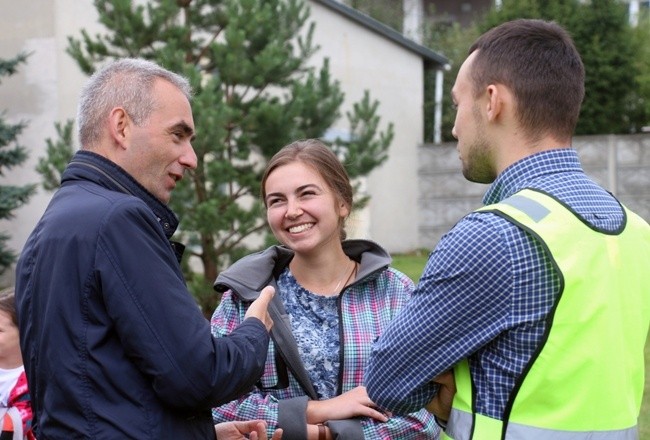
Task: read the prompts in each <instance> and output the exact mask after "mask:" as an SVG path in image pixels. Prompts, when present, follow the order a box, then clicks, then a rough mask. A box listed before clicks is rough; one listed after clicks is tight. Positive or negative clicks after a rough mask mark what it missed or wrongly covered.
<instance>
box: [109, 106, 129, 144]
mask: <svg viewBox="0 0 650 440" xmlns="http://www.w3.org/2000/svg"><path fill="white" fill-rule="evenodd" d="M131 123H132V121H131V118H129V115H128V113H126V111H125V110H124V109H123V108H122V107H115V108H113V110H111V112H110V113H109V115H108V125H109V127H108V129H109V133H110V136H111V139H112V140H113V142H114V143H115V144H116V145H119V146H120V147H122V148H126V141H127V138H128V135H129V129H130V124H131Z"/></svg>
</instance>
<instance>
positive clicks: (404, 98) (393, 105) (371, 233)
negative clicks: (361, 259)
mask: <svg viewBox="0 0 650 440" xmlns="http://www.w3.org/2000/svg"><path fill="white" fill-rule="evenodd" d="M311 11H312V13H311V17H312V19H314V20H315V21H316V23H317V25H316V30H315V35H314V39H315V41H317V42H318V44H319V45H320V46H321V49H320V50H319V51H318V52H317V53H316V55H315V56H314V57H313V61H314V63H315V64H316V65H318V66H320V65H321V63H322V62H321V60H322V58H324V57H328V58H329V59H330V69H331V72H332V77H333V78H337V79H339V80H340V81H341V87H342V89H343V92H344V93H345V102H344V104H343V108H342V115H345V112H346V111H348V110H350V109H351V107H352V104H353V103H354V102H356V101H359V100H360V99H361V98H362V97H363V92H364V89H369V90H370V95H371V98H372V99H376V100H378V101H379V102H380V105H379V114H380V116H381V126H382V129H385V127H386V125H387V124H388V123H389V122H392V123H393V124H394V130H395V137H394V139H393V143H392V145H391V147H390V150H389V157H388V160H387V161H386V162H385V163H384V165H382V166H381V167H380V168H378V169H375V170H374V171H373V172H372V173H371V174H370V176H369V177H368V179H367V182H366V187H367V189H368V193H369V195H370V196H371V199H370V203H369V205H368V207H367V208H366V210H364V212H361V213H357V214H356V217H355V218H353V219H351V220H352V226H354V227H353V228H349V231H348V232H349V234H350V235H351V236H354V237H358V238H369V239H372V240H375V241H377V242H378V243H380V244H381V245H383V246H384V247H386V249H388V250H389V251H391V252H401V251H408V250H413V249H416V248H417V244H418V210H417V199H418V192H417V191H418V186H417V173H416V170H417V168H418V167H417V160H418V159H417V151H418V146H419V145H420V144H421V143H422V140H423V130H424V128H423V123H424V120H423V116H422V108H423V100H424V91H423V87H424V86H423V84H424V78H423V75H424V67H423V60H422V58H421V57H420V56H419V55H417V54H415V53H413V52H410V51H408V50H405V49H404V48H403V47H401V46H398V45H397V44H395V43H394V42H392V41H389V40H388V39H386V38H385V37H383V36H381V35H379V34H378V33H375V32H370V31H368V30H367V29H365V28H362V27H361V26H360V25H359V24H357V23H355V22H353V21H350V20H348V19H346V18H344V17H342V16H341V15H340V14H338V13H336V12H334V11H332V10H330V9H329V8H327V7H324V6H322V5H320V4H317V3H311ZM337 128H340V129H345V128H347V127H346V119H345V117H343V118H342V120H341V121H340V123H339V124H338V127H337Z"/></svg>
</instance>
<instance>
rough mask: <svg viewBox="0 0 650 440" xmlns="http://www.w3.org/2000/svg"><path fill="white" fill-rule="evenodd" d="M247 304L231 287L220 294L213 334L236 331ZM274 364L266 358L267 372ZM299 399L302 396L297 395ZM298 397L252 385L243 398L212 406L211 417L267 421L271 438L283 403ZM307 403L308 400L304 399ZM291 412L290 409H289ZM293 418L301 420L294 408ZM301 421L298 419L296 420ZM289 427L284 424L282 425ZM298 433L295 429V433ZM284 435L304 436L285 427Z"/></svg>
mask: <svg viewBox="0 0 650 440" xmlns="http://www.w3.org/2000/svg"><path fill="white" fill-rule="evenodd" d="M246 309H247V307H246V305H245V304H243V303H242V302H241V301H239V300H238V299H237V298H236V297H235V296H234V295H233V294H232V291H230V290H228V291H226V292H224V294H223V296H222V297H221V302H220V303H219V306H218V307H217V309H216V310H215V311H214V314H213V315H212V320H211V325H212V334H213V336H215V337H219V338H221V337H226V336H227V335H229V334H231V333H232V332H233V331H235V330H236V329H237V327H238V325H239V324H240V323H241V322H242V320H243V319H244V315H245V313H246ZM267 359H271V360H272V359H274V352H273V346H272V345H271V347H269V353H268V356H267ZM274 370H275V366H274V363H273V362H272V361H267V362H266V365H265V369H264V375H263V377H265V376H270V377H274V376H275V372H274ZM298 399H299V398H298ZM298 399H287V400H282V401H280V400H278V399H276V398H275V397H274V396H272V395H270V394H269V393H267V392H265V391H264V390H262V389H261V388H259V387H258V386H255V387H253V388H252V389H251V390H250V392H248V393H246V394H245V395H243V396H241V397H240V398H238V399H236V400H233V401H231V402H228V403H226V404H224V405H221V406H219V407H216V408H213V409H212V417H213V419H214V422H215V423H220V422H227V421H236V420H253V419H257V420H264V421H266V423H267V427H268V435H269V438H270V437H271V436H272V434H273V432H274V431H275V430H276V429H277V428H278V427H280V425H279V418H282V417H280V416H279V413H280V407H281V405H283V404H286V403H287V402H291V401H297V400H298ZM305 399H306V397H305ZM305 405H306V403H305ZM286 414H288V413H286ZM290 417H291V419H292V421H295V420H299V419H300V416H299V415H298V414H295V413H293V412H292V414H290ZM302 419H303V427H302V430H303V431H305V432H306V429H307V428H306V421H305V416H304V409H303V417H302ZM296 424H297V425H299V423H298V422H297V423H296ZM282 427H283V428H286V427H285V426H282ZM293 434H295V433H293ZM284 435H285V437H287V438H303V437H301V436H300V435H298V436H295V435H294V436H292V432H287V431H286V430H285V434H284Z"/></svg>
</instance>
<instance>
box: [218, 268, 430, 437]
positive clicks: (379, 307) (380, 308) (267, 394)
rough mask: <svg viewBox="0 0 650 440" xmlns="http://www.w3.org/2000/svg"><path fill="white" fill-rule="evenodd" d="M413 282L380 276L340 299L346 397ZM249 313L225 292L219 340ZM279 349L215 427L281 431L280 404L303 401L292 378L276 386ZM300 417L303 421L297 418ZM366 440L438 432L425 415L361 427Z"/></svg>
mask: <svg viewBox="0 0 650 440" xmlns="http://www.w3.org/2000/svg"><path fill="white" fill-rule="evenodd" d="M413 288H414V286H413V282H412V281H411V280H410V279H409V278H408V277H407V276H406V275H404V274H402V273H401V272H399V271H397V270H394V269H392V268H389V269H386V270H383V271H381V272H380V273H379V274H376V276H374V277H371V279H367V280H364V281H363V282H361V283H355V284H353V285H351V286H348V288H346V290H345V291H344V293H342V295H341V296H340V301H339V316H340V325H341V332H340V334H341V336H342V341H341V344H340V345H341V347H342V348H343V357H342V362H343V371H342V374H341V375H340V377H341V383H340V384H339V388H340V389H341V391H342V392H345V391H349V390H351V389H353V388H355V387H357V386H359V385H363V375H364V370H365V367H366V364H367V361H368V357H369V355H370V352H371V345H372V344H373V342H374V341H375V340H376V339H377V338H378V337H379V336H380V334H381V333H382V331H383V330H384V329H385V328H386V327H387V325H388V323H389V321H390V320H391V319H392V318H393V317H394V315H395V313H396V312H397V311H398V310H399V309H400V308H401V307H402V306H403V305H404V304H405V302H406V301H407V300H408V298H409V297H410V294H411V292H412V290H413ZM245 313H246V307H245V305H244V304H242V303H241V302H240V301H239V300H238V298H237V297H236V296H234V295H233V294H232V292H231V291H228V292H225V293H224V295H223V297H222V299H221V303H220V304H219V307H218V308H217V309H216V310H215V313H214V315H213V317H212V331H213V333H214V334H215V335H216V336H223V335H227V334H228V333H230V332H231V331H232V330H233V329H234V328H235V327H237V325H239V323H240V322H242V320H243V319H244V315H245ZM274 359H275V348H274V345H273V343H271V344H270V347H269V353H268V356H267V362H266V366H265V371H264V374H263V376H262V379H261V381H260V383H259V384H258V387H257V388H256V389H254V390H253V391H252V392H251V393H249V394H247V395H245V396H243V397H242V398H240V399H238V400H235V401H232V402H230V403H227V404H225V405H223V406H221V407H218V408H215V409H213V418H214V421H215V423H218V422H223V421H229V420H250V419H262V420H265V421H266V422H267V423H268V425H269V432H271V431H272V430H274V429H275V428H276V427H277V423H278V401H279V400H282V399H291V398H296V397H301V396H304V395H305V394H304V392H303V391H302V389H301V387H300V385H299V384H298V382H297V381H296V380H295V378H294V377H293V376H292V375H291V373H289V386H288V387H287V388H283V389H272V388H273V387H275V386H277V385H278V372H277V371H276V364H275V362H274ZM296 417H299V415H296ZM363 430H364V437H365V438H366V439H369V440H372V439H398V438H399V439H404V440H409V439H414V440H415V439H418V440H419V439H433V438H438V434H439V428H438V426H437V425H436V423H435V421H434V419H433V417H432V416H431V415H430V414H429V413H428V412H426V411H425V410H420V411H418V412H416V413H413V414H408V415H404V416H393V417H391V418H390V419H389V420H388V422H386V423H381V422H376V421H374V420H370V419H366V420H364V421H363Z"/></svg>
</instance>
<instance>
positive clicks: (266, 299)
mask: <svg viewBox="0 0 650 440" xmlns="http://www.w3.org/2000/svg"><path fill="white" fill-rule="evenodd" d="M273 295H275V288H273V286H266V287H265V288H263V289H262V292H260V296H259V299H261V300H262V302H263V303H265V304H266V306H267V307H268V305H269V303H270V302H271V300H272V299H273Z"/></svg>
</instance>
